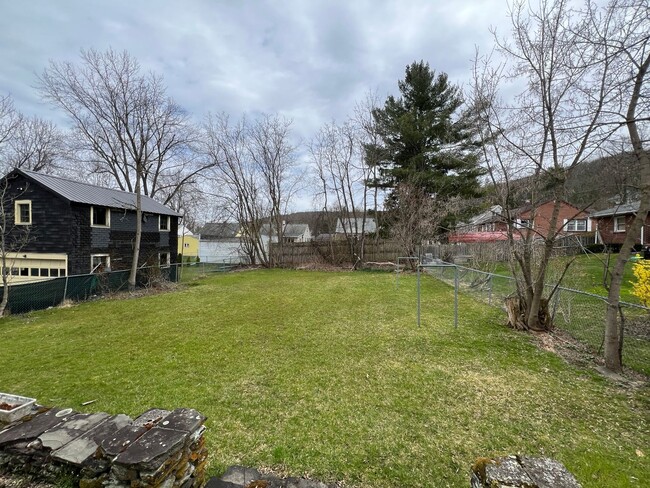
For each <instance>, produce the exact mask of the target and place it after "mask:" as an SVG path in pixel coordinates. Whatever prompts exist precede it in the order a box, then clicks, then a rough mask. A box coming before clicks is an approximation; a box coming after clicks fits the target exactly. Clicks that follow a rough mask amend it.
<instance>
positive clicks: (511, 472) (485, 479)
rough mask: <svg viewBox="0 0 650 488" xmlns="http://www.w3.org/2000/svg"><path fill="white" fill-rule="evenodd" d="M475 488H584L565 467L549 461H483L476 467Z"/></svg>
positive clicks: (543, 459) (513, 457) (528, 458)
mask: <svg viewBox="0 0 650 488" xmlns="http://www.w3.org/2000/svg"><path fill="white" fill-rule="evenodd" d="M471 487H472V488H581V486H580V484H579V483H578V481H577V480H576V479H575V478H574V477H573V475H572V474H571V473H570V472H569V471H568V470H567V469H566V468H565V467H564V465H563V464H562V463H559V462H558V461H555V460H553V459H549V458H532V457H527V456H508V457H503V458H498V459H489V458H479V459H478V460H477V461H476V463H474V466H472V478H471Z"/></svg>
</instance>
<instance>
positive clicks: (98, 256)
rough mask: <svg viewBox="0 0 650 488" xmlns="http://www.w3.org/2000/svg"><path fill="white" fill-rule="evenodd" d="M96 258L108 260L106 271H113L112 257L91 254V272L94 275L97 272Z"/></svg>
mask: <svg viewBox="0 0 650 488" xmlns="http://www.w3.org/2000/svg"><path fill="white" fill-rule="evenodd" d="M94 258H106V266H104V271H110V270H111V255H110V254H106V253H99V254H91V255H90V272H91V273H94V272H95V263H94V262H93V261H94Z"/></svg>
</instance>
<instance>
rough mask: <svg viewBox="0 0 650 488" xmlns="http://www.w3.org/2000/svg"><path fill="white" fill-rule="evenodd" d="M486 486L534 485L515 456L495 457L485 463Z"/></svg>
mask: <svg viewBox="0 0 650 488" xmlns="http://www.w3.org/2000/svg"><path fill="white" fill-rule="evenodd" d="M484 482H485V485H486V486H501V485H507V486H535V485H533V480H531V479H530V477H529V476H528V474H527V473H526V471H524V469H523V467H522V466H521V465H520V464H519V461H518V460H517V458H515V457H507V458H501V459H497V460H496V461H495V462H494V463H489V464H486V465H485V480H484Z"/></svg>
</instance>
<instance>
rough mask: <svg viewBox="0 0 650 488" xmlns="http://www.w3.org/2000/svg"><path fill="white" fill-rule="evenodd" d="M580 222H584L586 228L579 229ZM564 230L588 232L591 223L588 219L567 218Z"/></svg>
mask: <svg viewBox="0 0 650 488" xmlns="http://www.w3.org/2000/svg"><path fill="white" fill-rule="evenodd" d="M579 222H584V224H585V228H584V229H578V223H579ZM564 230H566V231H567V232H587V231H588V230H589V223H588V222H587V219H570V220H567V222H566V224H565V227H564Z"/></svg>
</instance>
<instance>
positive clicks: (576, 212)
mask: <svg viewBox="0 0 650 488" xmlns="http://www.w3.org/2000/svg"><path fill="white" fill-rule="evenodd" d="M554 206H555V203H554V202H545V203H543V204H542V205H540V206H539V207H537V208H536V209H535V221H534V223H533V227H534V229H535V231H536V232H538V233H540V234H541V235H543V236H546V235H548V232H549V229H550V228H551V217H552V215H553V207H554ZM531 215H532V212H531V211H526V212H522V213H521V214H520V215H519V216H518V218H519V219H523V220H530V218H531ZM588 218H589V214H588V213H587V212H582V211H580V209H578V208H576V207H574V206H573V205H569V204H567V203H566V202H562V204H561V206H560V211H559V213H558V218H557V224H556V228H560V227H561V226H562V225H564V221H565V220H573V219H588ZM565 232H566V231H565ZM587 233H588V232H571V234H587Z"/></svg>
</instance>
